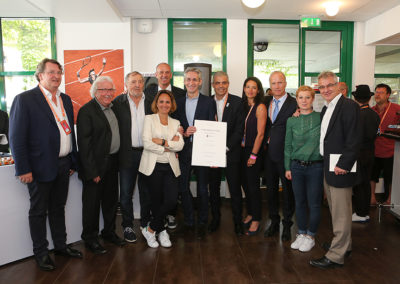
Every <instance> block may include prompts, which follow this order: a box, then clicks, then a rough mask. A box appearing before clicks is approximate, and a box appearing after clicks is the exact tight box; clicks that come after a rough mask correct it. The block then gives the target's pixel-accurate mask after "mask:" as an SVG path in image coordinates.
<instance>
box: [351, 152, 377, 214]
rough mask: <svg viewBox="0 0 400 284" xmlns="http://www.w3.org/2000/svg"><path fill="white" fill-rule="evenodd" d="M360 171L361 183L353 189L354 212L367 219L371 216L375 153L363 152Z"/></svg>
mask: <svg viewBox="0 0 400 284" xmlns="http://www.w3.org/2000/svg"><path fill="white" fill-rule="evenodd" d="M357 163H358V169H359V171H360V176H361V180H360V183H359V184H357V185H356V186H354V187H353V205H354V211H355V212H356V214H357V215H358V216H361V217H365V216H367V215H368V214H369V207H370V202H371V182H370V180H371V173H372V166H373V164H374V152H373V151H362V152H361V155H360V158H359V159H358V160H357Z"/></svg>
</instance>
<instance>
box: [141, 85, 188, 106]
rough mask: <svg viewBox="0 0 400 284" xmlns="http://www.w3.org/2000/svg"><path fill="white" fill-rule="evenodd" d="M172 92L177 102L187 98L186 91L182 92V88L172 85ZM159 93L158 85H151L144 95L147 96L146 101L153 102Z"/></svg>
mask: <svg viewBox="0 0 400 284" xmlns="http://www.w3.org/2000/svg"><path fill="white" fill-rule="evenodd" d="M171 91H172V94H173V95H174V97H175V101H176V100H178V99H179V98H182V97H185V96H186V92H185V91H184V90H182V89H181V88H178V87H175V86H172V85H171ZM157 93H158V85H157V84H151V85H149V86H147V88H146V89H145V90H144V95H145V96H146V99H148V100H149V101H150V102H153V100H154V98H155V96H156V95H157Z"/></svg>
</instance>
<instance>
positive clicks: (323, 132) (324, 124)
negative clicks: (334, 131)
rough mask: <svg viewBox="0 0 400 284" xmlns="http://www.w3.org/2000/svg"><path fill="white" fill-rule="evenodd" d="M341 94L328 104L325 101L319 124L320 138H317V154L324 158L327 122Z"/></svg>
mask: <svg viewBox="0 0 400 284" xmlns="http://www.w3.org/2000/svg"><path fill="white" fill-rule="evenodd" d="M341 96H342V94H339V95H337V96H336V97H335V98H334V99H333V100H332V101H331V102H330V103H327V102H326V101H325V106H326V111H325V114H324V117H323V118H322V122H321V136H320V138H319V153H320V154H321V156H324V140H325V135H326V131H327V130H328V126H329V121H330V120H331V117H332V114H333V111H334V110H335V107H336V104H337V102H338V101H339V99H340V98H341Z"/></svg>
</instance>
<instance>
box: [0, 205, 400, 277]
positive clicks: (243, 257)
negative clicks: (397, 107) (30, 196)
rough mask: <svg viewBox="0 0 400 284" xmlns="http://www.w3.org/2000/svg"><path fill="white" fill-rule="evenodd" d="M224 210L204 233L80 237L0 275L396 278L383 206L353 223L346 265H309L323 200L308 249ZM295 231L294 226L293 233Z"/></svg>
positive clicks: (397, 252) (398, 254)
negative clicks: (44, 265)
mask: <svg viewBox="0 0 400 284" xmlns="http://www.w3.org/2000/svg"><path fill="white" fill-rule="evenodd" d="M263 207H264V210H265V207H266V206H265V202H264V206H263ZM265 211H266V210H265ZM222 214H223V219H222V225H221V227H220V229H219V231H217V232H215V233H213V234H211V235H207V237H206V239H205V240H203V241H198V240H196V239H195V237H194V235H191V236H188V235H186V236H184V235H181V234H179V233H178V232H175V233H173V232H172V233H171V240H172V243H173V247H172V248H170V249H165V248H158V249H151V248H148V247H147V245H146V243H145V242H144V239H143V237H142V236H141V235H140V236H139V238H138V241H137V243H135V244H129V245H127V246H125V247H123V248H119V247H115V246H113V245H110V244H105V247H106V249H107V250H108V252H107V254H105V255H101V256H97V255H93V254H92V253H90V252H88V251H87V250H85V248H84V246H83V244H82V243H81V242H78V243H76V244H74V247H75V248H77V249H80V250H81V251H82V252H83V253H84V259H83V260H79V259H66V258H63V257H61V256H56V257H55V262H56V265H57V269H56V270H55V271H53V272H42V271H40V270H39V269H38V268H37V265H36V263H35V261H34V259H33V258H32V257H30V258H27V259H25V260H21V261H18V262H15V263H12V264H8V265H5V266H2V267H0V283H18V284H20V283H46V284H47V283H185V284H186V283H224V284H228V283H229V284H230V283H363V284H364V283H400V223H399V221H398V220H397V219H396V218H395V217H394V216H393V215H392V214H390V213H389V212H385V213H383V216H382V222H381V223H378V221H377V219H378V210H377V209H376V208H374V209H372V211H371V222H370V223H368V224H367V225H363V224H353V253H352V256H351V257H349V258H347V259H346V263H345V266H344V268H336V269H332V270H322V269H318V268H314V267H311V266H310V265H309V260H310V259H312V258H319V257H321V256H322V255H323V254H324V251H323V249H322V248H321V244H322V243H323V242H325V241H329V240H330V239H331V236H332V233H331V224H330V215H329V210H328V208H326V207H324V208H323V212H322V221H321V225H320V229H319V231H318V235H317V244H316V246H315V247H314V249H313V250H312V251H311V252H308V253H301V252H299V251H295V250H292V249H291V248H290V242H285V243H282V242H281V241H280V238H278V237H273V238H264V236H263V233H259V234H258V235H257V236H254V237H247V236H243V237H236V236H235V235H234V234H233V232H232V230H233V228H232V221H231V211H230V205H229V202H228V201H224V202H223V208H222ZM265 215H266V214H264V215H263V216H265ZM179 219H180V218H179ZM118 222H119V220H118ZM264 223H265V220H264V221H263V224H264ZM136 225H137V226H138V223H136ZM281 229H282V228H281ZM2 230H3V231H2V233H3V234H4V233H5V232H4V228H2ZM119 230H120V229H119ZM136 231H137V232H138V231H139V230H138V229H137V230H136ZM295 232H296V226H293V228H292V235H293V236H295ZM119 233H121V231H119Z"/></svg>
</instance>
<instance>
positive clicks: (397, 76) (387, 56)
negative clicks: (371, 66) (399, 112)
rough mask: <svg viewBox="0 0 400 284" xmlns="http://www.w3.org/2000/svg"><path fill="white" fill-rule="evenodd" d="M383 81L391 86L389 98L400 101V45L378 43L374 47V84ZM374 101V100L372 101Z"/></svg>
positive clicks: (396, 101) (395, 101)
mask: <svg viewBox="0 0 400 284" xmlns="http://www.w3.org/2000/svg"><path fill="white" fill-rule="evenodd" d="M380 83H384V84H387V85H389V86H390V87H391V88H392V95H390V98H389V100H390V101H391V102H394V103H397V104H398V103H400V96H399V92H400V47H399V46H395V45H378V46H376V49H375V86H376V85H378V84H380ZM373 103H375V102H373Z"/></svg>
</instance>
